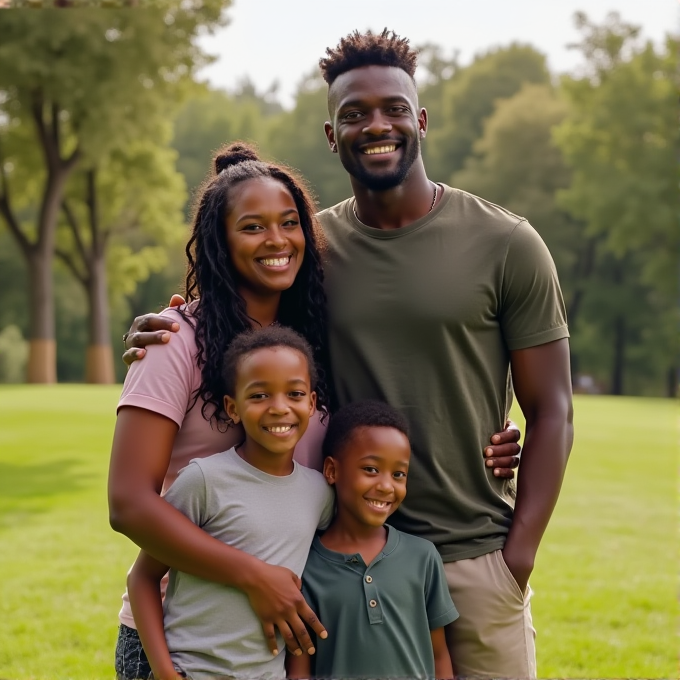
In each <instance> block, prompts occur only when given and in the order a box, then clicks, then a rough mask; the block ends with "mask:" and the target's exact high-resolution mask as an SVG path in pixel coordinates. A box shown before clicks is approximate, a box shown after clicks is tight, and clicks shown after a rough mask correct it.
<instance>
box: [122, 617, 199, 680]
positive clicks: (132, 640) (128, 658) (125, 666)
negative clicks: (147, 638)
mask: <svg viewBox="0 0 680 680" xmlns="http://www.w3.org/2000/svg"><path fill="white" fill-rule="evenodd" d="M175 670H176V671H177V674H178V675H181V676H182V677H183V678H187V677H188V676H187V674H186V673H185V672H184V671H183V670H182V669H181V668H178V667H177V666H175ZM116 680H153V673H152V672H151V666H150V665H149V660H148V659H147V658H146V654H145V653H144V649H143V647H142V641H141V640H140V639H139V633H137V631H136V630H135V629H134V628H129V627H128V626H126V625H124V624H122V623H121V624H120V628H119V629H118V641H117V642H116Z"/></svg>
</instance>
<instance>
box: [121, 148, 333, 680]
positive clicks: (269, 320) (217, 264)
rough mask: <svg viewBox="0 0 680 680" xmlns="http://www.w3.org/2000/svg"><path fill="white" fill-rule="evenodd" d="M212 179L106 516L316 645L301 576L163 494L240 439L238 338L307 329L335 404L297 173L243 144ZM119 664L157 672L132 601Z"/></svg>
mask: <svg viewBox="0 0 680 680" xmlns="http://www.w3.org/2000/svg"><path fill="white" fill-rule="evenodd" d="M215 173H216V174H215V175H214V176H213V177H212V178H210V179H209V180H207V181H206V183H205V184H204V186H203V187H202V190H201V192H200V198H199V200H198V204H197V210H196V217H195V220H194V225H193V233H192V236H191V239H190V240H189V243H188V245H187V249H186V252H187V257H188V272H187V277H186V296H187V299H188V301H189V304H188V305H187V306H185V307H183V308H182V309H181V310H180V311H176V310H166V311H165V312H164V313H163V316H164V317H167V318H168V319H171V320H172V322H173V323H174V324H177V326H178V328H179V330H178V332H177V334H176V337H174V338H173V343H172V344H171V345H169V346H168V347H167V348H163V349H160V348H157V349H156V350H155V351H153V350H151V351H149V353H148V356H147V360H146V361H144V362H140V363H139V364H137V365H136V366H134V367H133V368H132V369H131V370H130V373H129V374H128V377H127V380H126V382H125V387H124V390H123V395H122V397H121V400H120V403H119V406H118V420H117V422H116V428H115V434H114V441H113V447H112V453H111V467H110V475H109V505H110V521H111V526H112V527H113V528H114V529H115V530H116V531H120V532H122V533H124V534H125V535H127V536H128V537H129V538H131V539H132V540H133V541H134V542H135V543H137V545H139V546H140V547H141V548H143V549H144V550H146V551H147V552H148V553H150V554H151V555H152V556H154V557H156V558H157V559H158V560H160V561H163V562H164V563H165V564H168V565H171V566H173V567H175V568H177V569H179V570H181V571H185V572H188V573H191V574H194V575H196V576H200V577H202V578H206V579H209V580H212V581H215V582H218V583H223V584H226V585H230V586H234V587H237V588H240V589H241V590H243V591H244V592H245V593H246V594H247V595H248V597H249V600H250V604H251V606H252V607H253V609H254V611H255V612H256V613H257V615H258V616H259V618H260V619H261V620H262V621H263V627H264V631H265V635H267V637H268V639H269V640H270V641H271V644H272V646H273V647H275V646H276V638H275V634H274V627H275V626H276V627H277V628H278V629H279V630H280V631H281V634H282V635H283V636H284V639H285V640H286V642H287V644H288V646H289V647H290V648H291V649H292V650H295V649H297V648H298V641H299V642H300V643H301V644H302V645H303V646H304V647H305V649H308V648H309V647H310V646H311V642H310V641H309V636H308V633H307V631H306V628H305V623H308V624H309V625H311V626H312V627H314V628H315V629H316V630H318V632H319V633H321V631H322V630H323V628H322V627H321V626H320V625H319V623H318V622H317V621H316V618H315V616H314V614H313V612H312V611H311V610H310V608H309V607H308V606H307V605H306V603H305V601H304V599H303V597H302V595H301V594H300V589H299V588H300V583H299V580H298V579H297V577H296V576H295V575H294V574H293V572H291V571H289V570H287V569H284V568H281V567H273V566H270V565H268V564H265V563H264V562H261V561H259V560H257V559H255V558H253V557H251V556H250V555H247V554H245V553H242V552H240V551H238V550H236V549H234V548H230V547H228V546H226V545H224V544H223V543H221V542H219V541H217V540H215V539H213V538H211V537H210V536H208V534H206V533H205V532H203V531H202V530H201V529H199V528H198V527H197V526H196V525H194V524H193V523H191V522H190V521H189V520H188V519H187V518H186V517H185V516H184V515H182V514H181V513H180V512H178V511H177V510H175V509H174V508H173V507H172V506H170V505H169V504H168V503H166V502H165V501H164V500H163V498H162V497H161V495H160V494H161V493H162V490H163V489H167V488H168V487H169V486H170V484H171V483H172V481H173V480H174V478H175V477H176V475H177V472H178V471H179V470H180V469H181V468H182V467H184V466H185V465H186V464H187V463H188V462H189V460H190V459H191V458H200V457H204V456H208V455H211V454H214V453H217V452H219V451H224V450H226V449H229V448H230V447H232V446H234V444H236V443H238V442H239V441H240V439H241V436H242V434H241V431H240V428H235V427H230V426H229V422H228V421H227V418H226V414H225V413H224V411H223V404H222V394H223V393H224V389H223V386H222V385H221V378H220V374H221V371H220V368H221V363H222V357H223V355H224V353H225V350H226V349H227V347H228V345H229V343H230V342H231V340H232V338H233V337H234V336H235V335H237V334H238V333H239V332H241V331H243V330H245V329H247V328H249V327H253V326H268V325H270V324H274V323H280V324H283V325H286V326H290V327H291V328H293V329H295V330H297V331H298V332H300V333H301V334H302V335H304V336H305V338H306V339H307V340H308V342H309V343H310V345H311V346H312V348H313V350H314V353H315V359H316V360H317V362H318V363H319V366H320V368H321V374H320V381H319V385H318V388H317V393H318V404H319V407H320V409H321V412H322V413H323V412H324V411H325V410H326V408H327V407H328V388H327V385H326V380H325V373H324V371H323V366H324V364H325V361H324V336H325V309H324V301H325V300H324V294H323V288H322V279H323V273H322V269H321V261H320V256H319V251H318V248H317V241H316V236H315V222H314V208H313V203H312V201H311V199H310V197H309V194H308V193H307V191H306V189H305V186H304V184H303V183H302V181H301V180H299V179H298V178H297V177H296V176H295V175H294V174H293V173H292V172H291V171H290V170H288V169H286V168H284V167H282V166H279V165H275V164H271V163H264V162H262V161H260V160H259V159H258V157H257V155H256V153H255V152H254V151H253V150H252V149H250V148H249V147H247V146H245V145H242V144H234V145H232V146H230V147H228V148H226V149H225V150H223V151H221V152H220V153H218V154H217V156H216V158H215ZM318 420H319V419H318V418H317V419H316V422H315V425H316V426H315V427H314V426H312V427H310V430H309V431H308V432H307V434H306V435H305V437H304V438H303V441H302V442H301V444H300V446H299V447H298V448H297V450H296V459H297V460H298V461H299V462H301V463H303V464H305V465H307V466H310V467H320V459H319V456H320V449H321V446H320V443H321V442H320V439H321V437H320V435H321V434H322V432H323V429H322V427H321V426H320V425H319V422H318ZM284 511H285V509H284ZM294 521H295V518H294V517H291V522H294ZM189 556H190V557H189ZM296 640H297V641H296ZM116 671H117V673H118V676H119V677H120V678H124V679H127V678H137V677H148V673H149V669H148V664H147V662H146V659H145V657H144V654H143V651H142V649H141V645H140V644H139V639H138V636H137V635H136V630H135V628H134V620H133V619H132V615H131V612H130V609H129V603H128V602H127V599H126V598H124V606H123V609H122V611H121V629H120V634H119V640H118V646H117V650H116Z"/></svg>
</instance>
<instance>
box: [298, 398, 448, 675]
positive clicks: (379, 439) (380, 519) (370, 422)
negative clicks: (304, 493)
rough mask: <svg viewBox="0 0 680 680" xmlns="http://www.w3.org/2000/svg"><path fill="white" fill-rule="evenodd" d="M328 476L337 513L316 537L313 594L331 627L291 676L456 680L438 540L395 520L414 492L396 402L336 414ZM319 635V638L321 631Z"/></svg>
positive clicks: (309, 591) (310, 568)
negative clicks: (408, 483)
mask: <svg viewBox="0 0 680 680" xmlns="http://www.w3.org/2000/svg"><path fill="white" fill-rule="evenodd" d="M323 452H324V457H325V461H324V476H325V477H326V480H327V481H328V483H329V484H331V485H333V486H335V490H336V499H337V511H336V515H335V518H334V519H333V521H332V523H331V525H330V526H329V528H328V529H327V530H326V532H325V533H324V534H323V535H322V536H320V537H316V538H315V539H314V543H313V544H312V548H311V550H310V553H309V557H308V559H307V565H306V567H305V571H304V574H303V577H302V582H303V587H302V590H303V594H304V596H305V599H306V600H307V602H308V604H309V605H310V606H311V607H312V609H313V610H314V611H315V612H316V613H317V615H318V617H319V619H320V620H321V621H323V624H324V626H325V628H326V630H327V631H328V638H327V639H325V640H315V647H316V654H315V655H314V656H312V657H310V656H308V655H306V654H305V655H303V656H298V657H293V656H290V657H289V659H288V663H287V665H288V677H289V678H453V670H452V664H451V658H450V656H449V652H448V649H447V646H446V640H445V637H444V626H446V625H447V624H449V623H451V622H452V621H455V619H457V618H458V612H457V611H456V608H455V607H454V605H453V602H452V600H451V596H450V595H449V590H448V587H447V585H446V577H445V575H444V567H443V564H442V561H441V558H440V557H439V554H438V553H437V551H436V549H435V547H434V545H433V544H432V543H430V542H429V541H426V540H425V539H422V538H417V537H415V536H410V535H408V534H404V533H402V532H400V531H397V530H396V529H394V528H393V527H390V526H386V525H385V521H386V520H387V518H388V517H389V516H390V515H391V514H392V513H393V512H394V511H395V510H396V509H397V508H398V507H399V505H400V503H401V502H402V501H403V500H404V496H405V495H406V478H407V475H408V468H409V459H410V457H411V447H410V444H409V440H408V432H407V426H406V421H405V419H404V418H403V416H401V414H399V412H397V411H396V410H395V409H394V408H392V407H391V406H388V405H387V404H383V403H380V402H372V401H364V402H357V403H353V404H349V405H348V406H345V407H344V408H342V409H341V410H340V411H338V413H337V414H335V415H334V416H333V417H332V418H331V422H330V425H329V427H328V432H327V434H326V439H325V440H324V445H323ZM312 637H313V639H314V636H312Z"/></svg>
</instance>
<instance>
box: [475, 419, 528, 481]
mask: <svg viewBox="0 0 680 680" xmlns="http://www.w3.org/2000/svg"><path fill="white" fill-rule="evenodd" d="M521 436H522V433H521V432H520V431H519V429H518V428H517V425H515V423H513V422H512V420H508V421H506V423H505V429H504V430H503V432H496V434H494V435H493V436H492V437H491V440H490V441H491V445H490V446H487V447H486V448H485V449H484V457H485V458H486V461H485V464H486V466H487V467H490V468H493V474H494V477H502V478H503V479H512V478H513V477H514V476H515V468H516V467H517V466H518V465H519V456H520V452H521V451H522V447H521V446H520V445H519V444H518V442H519V440H520V437H521Z"/></svg>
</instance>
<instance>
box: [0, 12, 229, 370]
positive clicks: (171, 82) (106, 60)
mask: <svg viewBox="0 0 680 680" xmlns="http://www.w3.org/2000/svg"><path fill="white" fill-rule="evenodd" d="M224 4H225V3H224V2H220V1H218V0H206V1H202V2H199V0H196V3H195V4H193V3H191V2H182V3H179V4H175V3H169V2H167V1H166V2H164V3H161V6H160V7H158V8H157V9H144V10H135V11H126V10H110V11H106V12H103V11H100V10H96V9H82V10H80V11H79V12H78V20H77V21H74V20H73V15H72V14H71V13H69V12H61V11H59V10H52V9H51V10H43V11H40V12H2V13H0V37H1V40H0V92H1V93H2V104H0V107H1V112H2V116H1V117H0V144H1V145H0V213H1V214H2V216H3V218H4V221H5V224H6V226H7V228H8V230H9V232H10V233H11V234H12V236H13V238H14V239H15V240H16V242H17V243H18V245H19V247H20V250H21V253H22V255H23V256H24V258H25V260H26V262H27V265H28V271H29V299H30V304H29V306H30V317H31V318H30V353H29V364H28V379H29V381H30V382H54V381H55V380H56V346H55V340H54V338H55V319H54V295H53V280H52V264H53V258H54V252H55V244H56V229H57V223H58V215H59V211H60V208H61V202H62V198H63V195H64V191H65V187H66V184H67V181H68V179H69V177H71V175H72V174H73V173H74V171H75V170H76V168H77V167H78V166H79V165H83V166H85V167H94V166H95V165H96V164H97V163H98V161H99V159H101V158H102V157H104V156H105V155H106V154H107V153H108V151H109V150H110V149H112V148H114V147H116V146H118V147H120V146H122V145H123V144H125V143H126V142H128V141H131V140H134V139H137V138H140V137H143V136H145V135H147V134H152V133H153V131H154V129H155V128H156V127H157V125H158V124H159V123H160V122H161V121H163V119H164V118H165V117H166V116H167V115H168V112H169V111H171V110H172V108H173V106H174V105H175V103H176V102H177V101H179V100H180V99H181V96H182V94H183V93H184V92H186V89H187V87H188V86H189V85H190V83H191V75H192V73H193V71H194V70H195V68H196V67H197V66H199V65H201V64H202V63H205V61H206V58H205V56H204V55H203V54H202V52H201V51H200V50H199V49H198V48H197V47H196V46H195V45H194V44H193V42H192V38H193V37H194V36H195V35H196V32H197V31H198V29H199V27H201V26H208V27H210V26H213V25H215V24H217V23H218V22H219V21H220V17H221V12H222V7H223V5H224ZM28 139H30V140H31V144H32V146H33V147H34V149H33V151H31V150H30V149H29V148H28V147H27V146H26V145H25V144H20V143H19V142H20V140H28ZM22 165H23V168H22ZM22 176H23V177H30V181H29V182H28V185H26V184H24V183H23V182H21V181H20V180H19V178H20V177H22ZM32 203H34V205H37V208H36V207H33V205H32Z"/></svg>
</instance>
